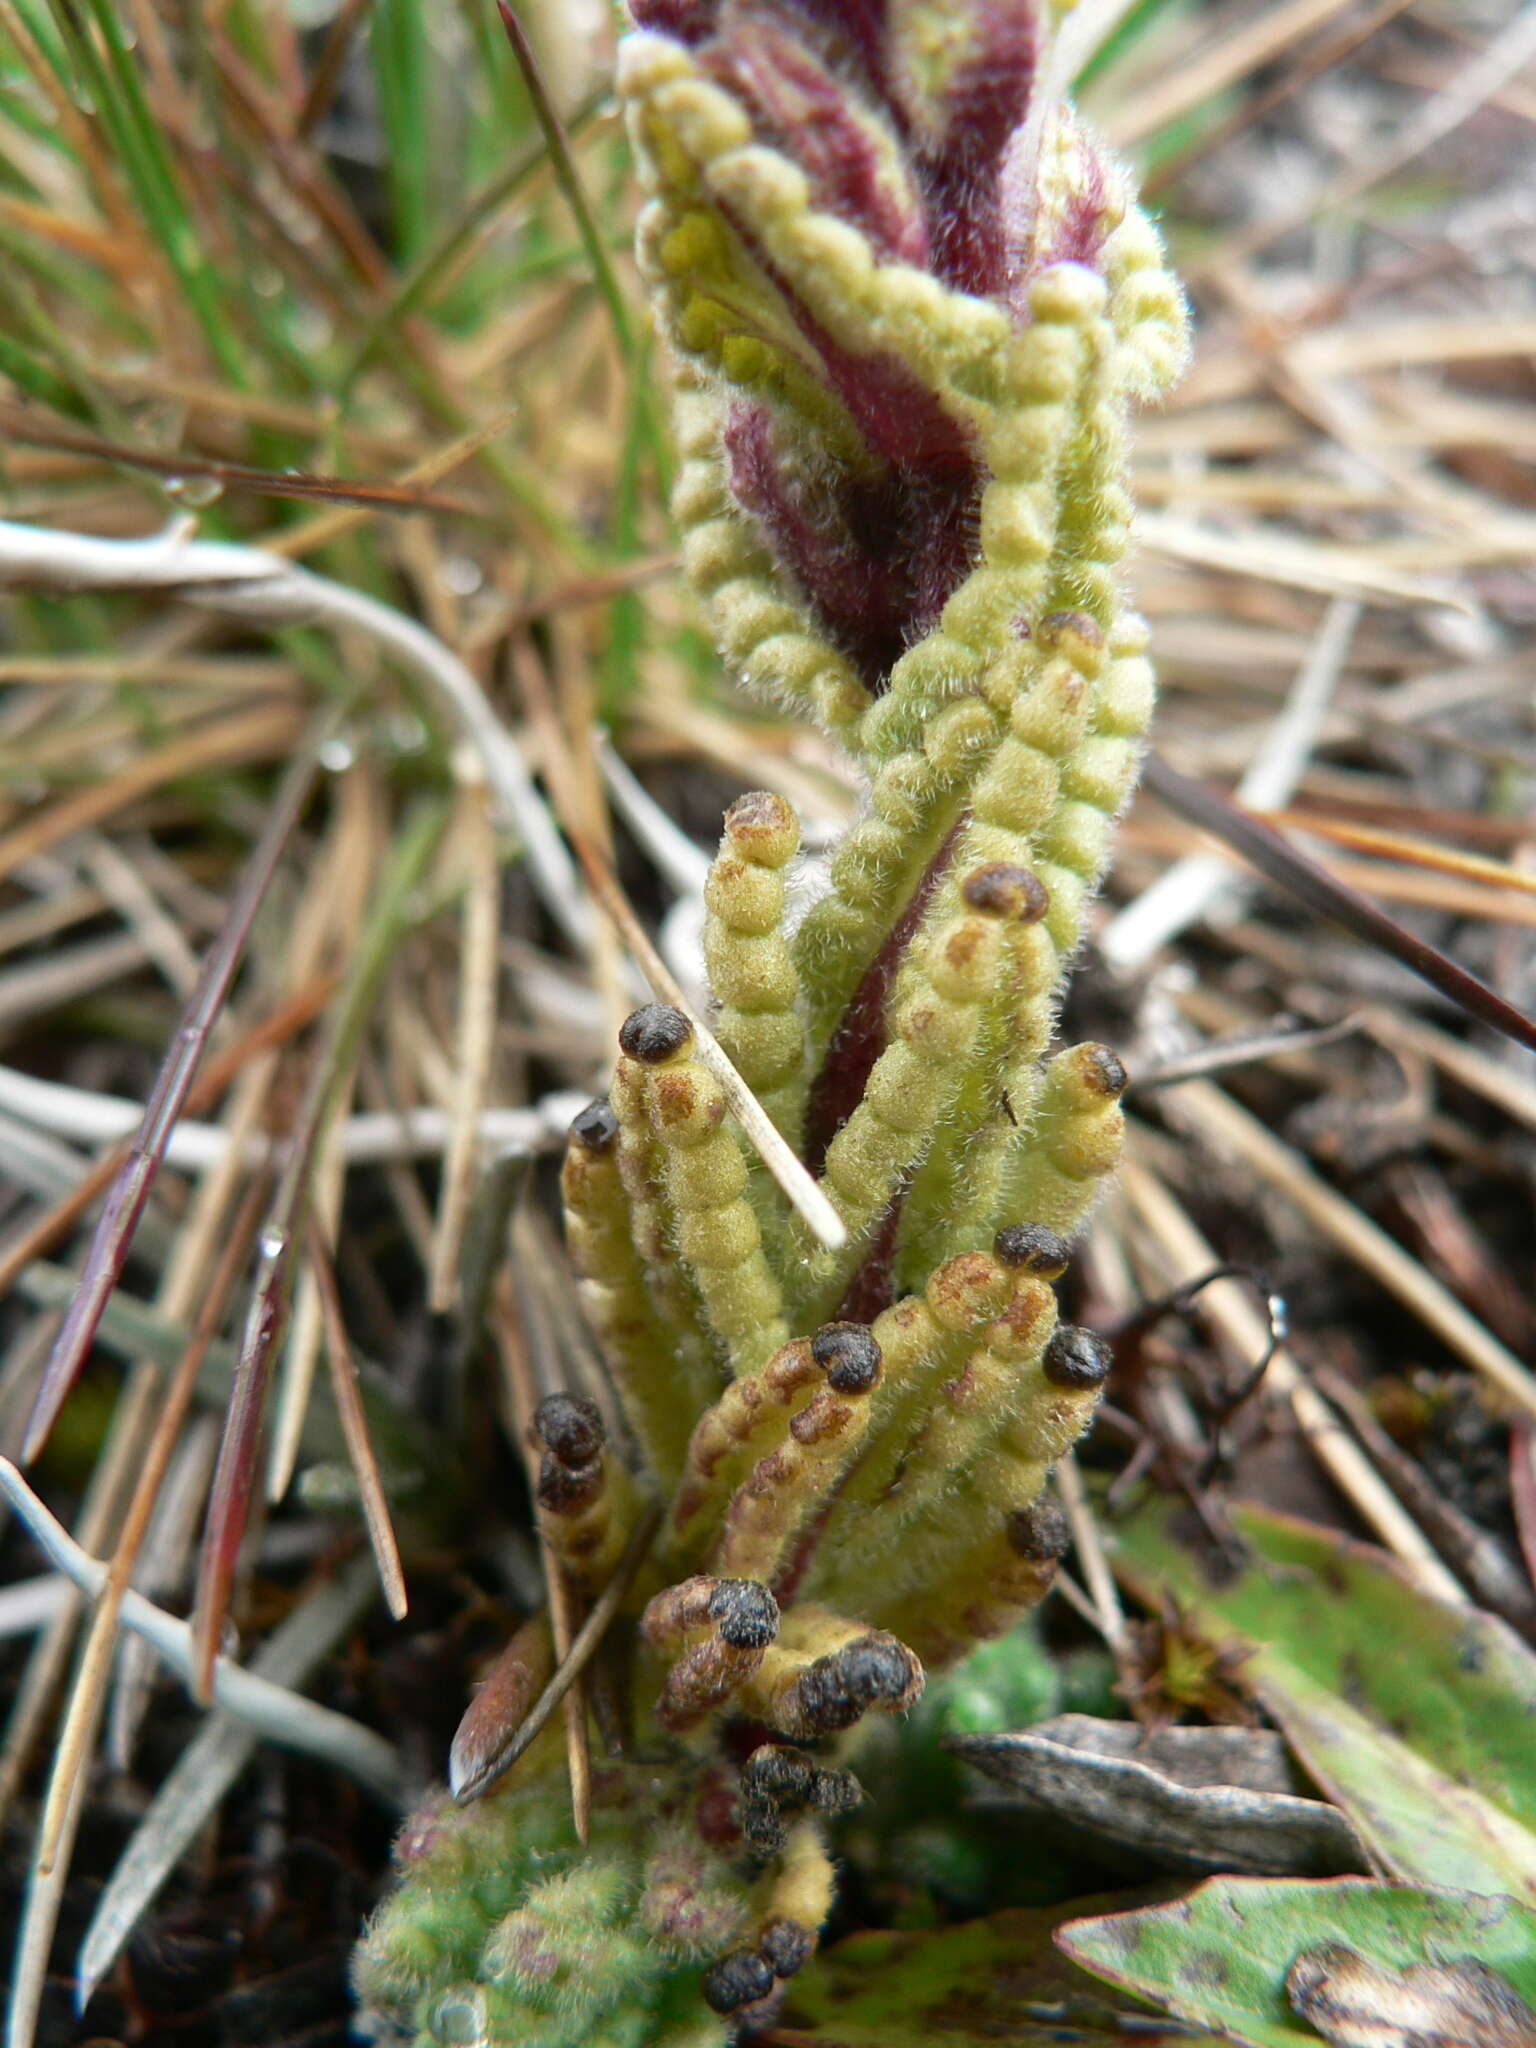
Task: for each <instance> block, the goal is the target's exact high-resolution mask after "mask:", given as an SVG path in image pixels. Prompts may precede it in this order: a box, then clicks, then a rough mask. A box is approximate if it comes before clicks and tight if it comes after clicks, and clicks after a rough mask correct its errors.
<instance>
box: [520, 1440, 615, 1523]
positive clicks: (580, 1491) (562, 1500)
mask: <svg viewBox="0 0 1536 2048" xmlns="http://www.w3.org/2000/svg"><path fill="white" fill-rule="evenodd" d="M602 1490H603V1467H602V1462H601V1460H600V1459H597V1458H594V1459H593V1460H592V1462H591V1464H590V1465H563V1464H562V1463H561V1462H560V1460H559V1459H558V1458H554V1457H550V1456H548V1455H547V1454H546V1455H545V1456H544V1457H542V1458H540V1460H539V1476H538V1479H537V1480H536V1481H535V1482H534V1488H533V1493H534V1498H535V1499H536V1500H537V1502H538V1504H539V1506H540V1507H541V1508H545V1509H547V1510H548V1512H549V1513H550V1514H552V1515H574V1514H575V1513H576V1511H577V1509H578V1508H584V1507H586V1506H587V1504H588V1503H589V1502H590V1501H594V1500H596V1499H597V1496H598V1495H599V1494H600V1493H601V1492H602Z"/></svg>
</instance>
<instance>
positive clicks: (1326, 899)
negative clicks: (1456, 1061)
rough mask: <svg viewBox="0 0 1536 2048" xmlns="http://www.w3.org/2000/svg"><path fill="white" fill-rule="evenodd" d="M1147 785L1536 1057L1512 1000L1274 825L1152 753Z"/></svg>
mask: <svg viewBox="0 0 1536 2048" xmlns="http://www.w3.org/2000/svg"><path fill="white" fill-rule="evenodd" d="M1142 781H1143V786H1144V787H1145V788H1147V789H1149V790H1150V791H1151V793H1152V794H1153V796H1155V797H1157V798H1158V800H1159V801H1160V802H1162V803H1165V804H1167V806H1168V808H1169V809H1170V810H1172V811H1177V812H1178V814H1179V816H1180V817H1181V818H1187V819H1188V820H1189V822H1190V823H1191V824H1192V825H1198V826H1199V827H1200V829H1201V830H1202V831H1203V832H1209V833H1210V834H1211V836H1212V837H1213V838H1215V839H1220V840H1223V841H1224V842H1225V843H1226V844H1227V845H1228V846H1230V847H1231V848H1232V849H1233V850H1234V851H1235V852H1237V853H1240V854H1241V855H1242V856H1243V858H1244V860H1246V861H1248V862H1249V863H1250V864H1251V865H1252V866H1253V867H1255V868H1257V870H1258V871H1259V873H1260V874H1261V875H1263V876H1264V877H1265V879H1266V880H1267V881H1270V882H1273V883H1274V884H1275V885H1276V886H1277V887H1278V888H1281V889H1284V890H1285V891H1286V892H1287V893H1288V894H1289V895H1292V896H1294V897H1295V898H1296V900H1297V901H1298V902H1299V903H1304V904H1305V905H1306V906H1307V908H1308V909H1309V910H1313V911H1316V913H1317V915H1318V916H1319V917H1326V918H1330V919H1331V920H1332V921H1333V923H1335V924H1340V925H1342V926H1343V927H1344V929H1345V930H1346V931H1348V932H1353V934H1354V935H1355V937H1356V938H1357V939H1363V940H1364V941H1365V943H1366V944H1367V945H1368V946H1374V947H1376V949H1377V950H1378V951H1379V952H1382V953H1389V954H1390V955H1391V956H1392V958H1393V959H1394V960H1400V961H1401V962H1402V964H1403V965H1404V966H1405V967H1406V968H1407V969H1408V970H1409V972H1410V973H1412V974H1416V975H1418V977H1419V979H1420V980H1421V981H1427V982H1428V983H1429V985H1430V987H1431V988H1437V989H1439V991H1440V993H1441V994H1442V995H1444V996H1449V997H1450V999H1451V1001H1452V1002H1453V1003H1456V1004H1458V1005H1459V1006H1460V1008H1462V1009H1463V1010H1465V1011H1466V1013H1467V1015H1468V1016H1469V1017H1475V1018H1476V1019H1477V1021H1478V1022H1479V1023H1480V1024H1486V1025H1488V1026H1489V1027H1490V1028H1491V1029H1492V1030H1494V1031H1498V1032H1501V1033H1502V1034H1503V1035H1504V1037H1506V1038H1512V1039H1513V1040H1514V1041H1515V1043H1516V1045H1523V1046H1526V1047H1527V1048H1529V1050H1530V1051H1532V1052H1536V1020H1533V1019H1532V1018H1530V1017H1527V1016H1526V1014H1525V1013H1524V1011H1523V1010H1517V1009H1516V1008H1515V1006H1514V1005H1513V1004H1512V1003H1507V1002H1506V1001H1505V1000H1504V998H1503V997H1502V996H1501V995H1499V994H1498V993H1497V992H1496V991H1495V990H1493V989H1491V988H1489V987H1488V985H1487V983H1486V982H1482V981H1479V980H1478V978H1477V976H1476V975H1475V974H1468V972H1467V970H1466V969H1465V968H1464V967H1458V966H1457V965H1456V962H1455V961H1454V960H1452V959H1450V958H1449V957H1448V955H1446V954H1444V953H1442V952H1441V951H1440V950H1439V948H1438V947H1436V946H1431V945H1430V944H1428V942H1427V941H1426V940H1424V939H1420V938H1416V937H1415V936H1414V934H1413V933H1412V932H1410V931H1407V930H1406V929H1405V928H1404V927H1403V926H1402V925H1400V924H1399V923H1398V922H1397V921H1396V919H1395V918H1390V917H1388V916H1387V914H1386V912H1385V911H1384V910H1378V909H1377V907H1376V905H1375V904H1374V903H1372V902H1371V900H1370V898H1369V897H1368V896H1362V895H1361V894H1360V892H1359V890H1358V889H1352V888H1351V887H1350V886H1349V884H1348V883H1347V882H1341V881H1339V879H1338V878H1337V877H1336V876H1334V875H1330V874H1329V873H1328V871H1327V869H1326V868H1323V867H1320V866H1319V865H1318V863H1317V862H1316V861H1315V860H1310V859H1309V858H1308V857H1307V855H1306V854H1304V853H1302V852H1301V851H1300V850H1299V849H1298V848H1297V847H1294V846H1292V845H1291V844H1290V842H1289V841H1288V840H1286V839H1282V838H1281V836H1280V834H1279V833H1278V832H1276V831H1275V830H1274V828H1273V827H1272V826H1269V825H1265V824H1261V823H1260V821H1259V820H1258V819H1257V818H1254V817H1251V816H1250V815H1249V814H1248V813H1247V812H1246V811H1241V810H1239V809H1238V808H1237V806H1236V805H1235V804H1232V803H1229V802H1228V801H1227V799H1226V798H1225V797H1224V796H1221V795H1219V794H1218V793H1217V791H1215V790H1214V789H1208V788H1207V787H1206V786H1205V784H1204V783H1200V782H1195V781H1192V780H1191V778H1190V777H1189V776H1187V775H1181V774H1180V773H1179V771H1178V769H1177V768H1170V767H1169V766H1168V763H1167V762H1166V761H1163V760H1160V759H1159V758H1158V756H1157V755H1156V754H1151V755H1149V756H1148V758H1147V765H1146V772H1145V774H1144V776H1143V778H1142Z"/></svg>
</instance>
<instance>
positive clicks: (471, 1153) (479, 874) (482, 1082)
mask: <svg viewBox="0 0 1536 2048" xmlns="http://www.w3.org/2000/svg"><path fill="white" fill-rule="evenodd" d="M459 814H460V819H461V823H462V836H463V842H464V855H465V862H466V867H467V875H466V881H465V890H464V923H463V934H464V942H463V950H462V955H461V959H460V966H459V1017H458V1044H457V1047H456V1055H455V1062H454V1066H455V1079H456V1085H457V1099H456V1101H455V1103H454V1106H453V1135H452V1138H451V1140H450V1142H449V1146H448V1156H447V1158H446V1159H445V1161H444V1163H443V1182H442V1193H441V1195H440V1197H439V1200H438V1212H437V1230H436V1234H435V1237H434V1240H433V1245H432V1272H431V1280H430V1286H429V1299H430V1301H431V1304H432V1307H433V1308H434V1309H435V1310H436V1311H437V1313H438V1314H439V1315H446V1314H448V1313H449V1311H450V1310H451V1309H452V1307H453V1305H454V1300H455V1298H456V1294H457V1289H458V1273H459V1263H460V1252H461V1250H462V1247H463V1241H464V1224H465V1218H466V1217H467V1216H468V1213H469V1205H470V1201H471V1198H472V1196H473V1193H474V1179H475V1166H476V1161H477V1159H478V1157H479V1151H480V1118H481V1115H482V1113H483V1111H484V1109H485V1105H486V1103H487V1101H488V1100H489V1099H490V1089H491V1069H492V1062H493V1060H494V1057H495V1050H496V1023H497V1007H496V987H497V976H498V972H499V964H500V963H499V959H498V954H497V942H498V939H499V937H500V924H501V894H500V879H501V867H500V860H499V857H498V853H497V848H496V834H495V828H494V825H493V822H492V819H491V815H490V810H489V806H488V803H487V793H486V790H485V786H484V784H483V783H482V782H481V781H479V779H478V778H477V779H476V780H475V781H474V782H473V783H471V784H468V785H467V786H466V788H465V790H464V794H463V799H462V801H461V803H460V805H459Z"/></svg>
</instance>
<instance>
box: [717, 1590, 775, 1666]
mask: <svg viewBox="0 0 1536 2048" xmlns="http://www.w3.org/2000/svg"><path fill="white" fill-rule="evenodd" d="M709 1618H710V1620H711V1621H712V1622H713V1623H714V1624H715V1627H716V1628H717V1629H719V1631H720V1640H721V1641H722V1642H725V1643H729V1644H730V1646H731V1648H732V1649H733V1650H766V1649H767V1647H768V1645H769V1644H770V1643H771V1642H772V1641H773V1639H774V1637H775V1636H776V1635H777V1634H778V1632H779V1603H778V1601H777V1600H775V1599H774V1597H773V1595H772V1594H771V1593H770V1592H769V1590H768V1588H767V1587H766V1586H762V1585H759V1584H758V1582H757V1580H756V1579H722V1580H721V1581H720V1583H719V1585H718V1586H716V1588H715V1590H714V1592H713V1593H712V1594H711V1595H710V1598H709Z"/></svg>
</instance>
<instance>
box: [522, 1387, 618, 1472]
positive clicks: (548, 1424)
mask: <svg viewBox="0 0 1536 2048" xmlns="http://www.w3.org/2000/svg"><path fill="white" fill-rule="evenodd" d="M533 1431H534V1435H535V1436H536V1437H537V1438H538V1440H539V1442H540V1443H541V1444H542V1445H543V1446H544V1448H545V1450H546V1451H548V1452H549V1454H550V1456H551V1457H552V1458H556V1459H558V1460H559V1462H560V1463H561V1464H562V1465H589V1464H590V1463H591V1462H592V1460H593V1459H594V1458H595V1457H596V1456H597V1454H598V1452H599V1451H600V1450H601V1449H602V1448H603V1444H604V1442H605V1441H606V1439H607V1434H608V1433H607V1431H606V1430H605V1429H604V1428H603V1417H602V1411H601V1410H600V1409H599V1407H598V1405H597V1403H596V1402H595V1401H589V1400H588V1399H587V1398H586V1396H585V1395H584V1394H551V1395H550V1396H549V1398H548V1400H546V1401H541V1402H540V1403H539V1405H538V1407H537V1408H535V1409H534V1411H533Z"/></svg>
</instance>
